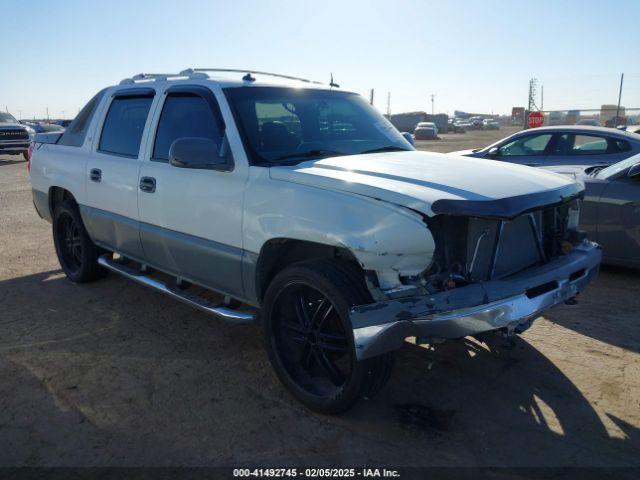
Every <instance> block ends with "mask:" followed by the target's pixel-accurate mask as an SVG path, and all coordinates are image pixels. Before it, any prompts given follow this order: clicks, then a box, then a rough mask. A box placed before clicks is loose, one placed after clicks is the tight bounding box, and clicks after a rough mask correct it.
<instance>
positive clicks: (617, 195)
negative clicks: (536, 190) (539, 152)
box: [546, 155, 640, 268]
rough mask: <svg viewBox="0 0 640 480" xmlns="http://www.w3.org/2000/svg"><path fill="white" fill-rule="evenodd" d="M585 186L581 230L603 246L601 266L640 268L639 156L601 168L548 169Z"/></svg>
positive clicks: (569, 167)
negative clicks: (567, 176) (568, 176)
mask: <svg viewBox="0 0 640 480" xmlns="http://www.w3.org/2000/svg"><path fill="white" fill-rule="evenodd" d="M546 170H551V171H553V172H555V173H561V174H564V175H570V176H573V177H574V178H576V179H577V180H581V181H582V182H583V183H584V185H585V194H584V200H583V201H582V211H581V218H580V228H581V230H584V231H585V232H586V233H587V236H588V238H589V239H590V240H593V241H595V242H597V243H599V244H600V246H601V247H602V254H603V263H606V264H610V265H620V266H625V267H633V268H640V155H635V156H633V157H630V158H627V159H626V160H623V161H621V162H618V163H615V164H613V165H610V166H608V167H606V168H603V167H602V166H593V167H587V168H585V167H584V166H577V165H574V166H571V165H567V166H563V167H549V168H546Z"/></svg>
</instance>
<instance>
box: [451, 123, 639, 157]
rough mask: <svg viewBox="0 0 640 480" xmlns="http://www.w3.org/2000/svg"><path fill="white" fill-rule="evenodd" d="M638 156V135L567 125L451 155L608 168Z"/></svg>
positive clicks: (526, 132)
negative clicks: (605, 166)
mask: <svg viewBox="0 0 640 480" xmlns="http://www.w3.org/2000/svg"><path fill="white" fill-rule="evenodd" d="M638 153H640V135H638V134H635V133H630V132H625V131H622V130H616V129H614V128H606V127H588V126H579V125H567V126H559V127H539V128H536V129H531V130H523V131H521V132H518V133H515V134H514V135H511V136H509V137H507V138H504V139H502V140H499V141H498V142H496V143H494V144H492V145H489V146H488V147H485V148H483V149H479V150H462V151H459V152H452V153H451V155H465V156H469V157H479V158H488V159H491V160H501V161H505V162H510V163H519V164H521V165H529V166H532V167H544V166H551V165H584V166H589V165H611V164H613V163H616V162H619V161H621V160H624V159H626V158H629V157H631V156H633V155H636V154H638Z"/></svg>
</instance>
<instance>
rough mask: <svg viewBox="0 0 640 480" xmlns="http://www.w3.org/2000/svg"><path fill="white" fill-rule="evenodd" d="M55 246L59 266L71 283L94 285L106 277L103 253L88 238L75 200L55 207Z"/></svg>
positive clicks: (65, 201) (63, 202)
mask: <svg viewBox="0 0 640 480" xmlns="http://www.w3.org/2000/svg"><path fill="white" fill-rule="evenodd" d="M53 243H54V245H55V247H56V254H57V255H58V261H59V262H60V266H61V267H62V270H63V271H64V273H65V275H66V276H67V278H69V280H71V281H72V282H75V283H85V282H91V281H93V280H97V279H99V278H102V277H104V276H105V275H106V274H107V272H108V271H107V270H105V269H103V268H102V267H100V265H98V255H99V253H100V252H101V250H100V249H99V248H98V247H97V246H96V245H95V244H94V243H93V242H92V241H91V238H89V234H88V233H87V230H86V229H85V228H84V224H83V223H82V218H81V217H80V212H79V211H78V206H77V205H76V203H75V202H73V201H72V200H64V201H62V202H61V203H59V204H57V205H56V206H55V208H54V212H53Z"/></svg>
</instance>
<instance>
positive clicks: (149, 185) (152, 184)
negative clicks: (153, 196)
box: [140, 177, 156, 193]
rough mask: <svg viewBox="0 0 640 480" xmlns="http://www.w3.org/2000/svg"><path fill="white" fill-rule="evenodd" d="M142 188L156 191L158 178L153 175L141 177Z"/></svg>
mask: <svg viewBox="0 0 640 480" xmlns="http://www.w3.org/2000/svg"><path fill="white" fill-rule="evenodd" d="M140 190H142V191H143V192H147V193H153V192H155V191H156V179H155V178H153V177H142V178H141V179H140Z"/></svg>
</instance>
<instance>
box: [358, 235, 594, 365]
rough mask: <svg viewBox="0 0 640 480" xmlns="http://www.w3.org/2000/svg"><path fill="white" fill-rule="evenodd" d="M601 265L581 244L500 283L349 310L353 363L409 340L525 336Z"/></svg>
mask: <svg viewBox="0 0 640 480" xmlns="http://www.w3.org/2000/svg"><path fill="white" fill-rule="evenodd" d="M601 259H602V251H601V249H600V247H599V246H598V245H597V244H595V243H592V242H589V241H587V240H585V241H584V242H583V243H582V244H580V245H579V246H577V247H575V248H574V249H573V250H572V251H571V252H570V253H568V254H566V255H563V256H561V257H559V258H556V259H554V260H552V261H551V262H549V263H546V264H544V265H541V266H537V267H532V268H529V269H527V270H524V271H522V272H520V273H518V274H515V275H512V276H510V277H507V278H504V279H500V280H492V281H488V282H480V283H475V284H471V285H468V286H465V287H460V288H456V289H453V290H447V291H445V292H440V293H437V294H434V295H425V296H419V297H407V298H401V299H396V300H389V301H385V302H379V303H374V304H370V305H360V306H357V307H354V308H352V309H351V312H350V319H351V325H352V327H353V337H354V342H355V348H356V357H357V358H358V359H359V360H363V359H366V358H369V357H373V356H376V355H380V354H382V353H385V352H389V351H391V350H396V349H398V348H400V347H401V346H402V343H403V342H404V339H405V338H407V337H412V336H416V337H419V338H426V339H454V338H461V337H465V336H467V335H477V334H479V333H483V332H488V331H492V330H498V329H506V330H507V331H510V332H511V331H516V332H521V331H524V330H526V328H528V327H529V325H530V324H531V322H532V321H533V320H534V319H535V318H536V317H538V316H540V314H541V313H542V312H543V311H545V310H547V309H548V308H550V307H553V306H554V305H557V304H558V303H562V302H564V301H566V300H568V299H570V298H572V297H574V296H576V295H577V294H578V293H580V292H581V291H582V290H584V288H585V287H586V286H587V285H588V284H589V282H590V281H591V280H592V279H594V278H595V277H596V276H597V274H598V269H599V266H600V261H601Z"/></svg>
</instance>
